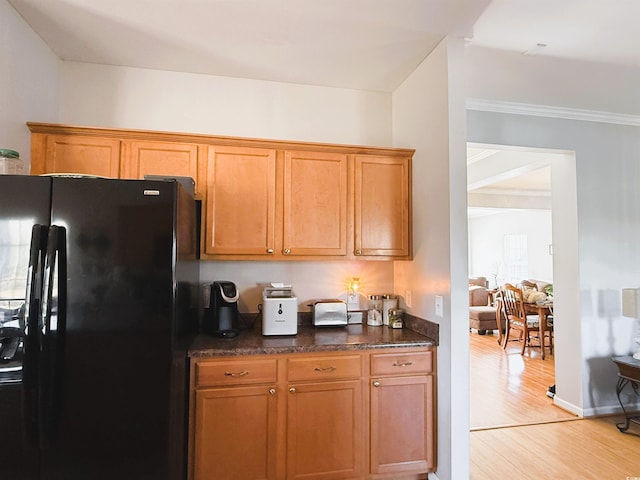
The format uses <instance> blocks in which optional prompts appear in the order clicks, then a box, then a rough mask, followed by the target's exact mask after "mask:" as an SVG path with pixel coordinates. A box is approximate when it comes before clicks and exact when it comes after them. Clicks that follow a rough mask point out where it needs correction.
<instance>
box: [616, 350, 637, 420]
mask: <svg viewBox="0 0 640 480" xmlns="http://www.w3.org/2000/svg"><path fill="white" fill-rule="evenodd" d="M612 360H613V362H614V363H615V364H616V366H617V367H618V383H617V385H616V395H617V397H618V402H619V403H620V407H621V408H622V412H623V413H624V418H625V421H624V422H623V423H618V424H616V427H618V430H620V431H621V432H626V431H627V430H628V429H629V426H630V425H631V423H636V424H638V425H640V414H638V415H632V414H629V413H627V410H626V409H625V408H624V405H623V404H622V400H621V399H620V393H622V390H624V387H626V386H627V384H630V385H631V388H632V389H633V391H634V392H635V394H636V395H640V391H638V384H640V360H636V359H635V358H633V357H632V356H626V357H613V358H612Z"/></svg>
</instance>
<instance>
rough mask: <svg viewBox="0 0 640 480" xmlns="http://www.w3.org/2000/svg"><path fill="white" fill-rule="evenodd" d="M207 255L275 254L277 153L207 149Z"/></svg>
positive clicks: (238, 149) (255, 149)
mask: <svg viewBox="0 0 640 480" xmlns="http://www.w3.org/2000/svg"><path fill="white" fill-rule="evenodd" d="M206 183H207V193H206V195H207V204H206V217H205V222H204V225H203V227H204V239H205V247H204V253H205V254H207V255H252V256H265V257H268V256H270V255H273V254H274V252H275V248H276V245H275V198H276V151H275V150H273V149H267V148H244V147H225V146H221V147H217V146H210V147H209V161H208V164H207V181H206Z"/></svg>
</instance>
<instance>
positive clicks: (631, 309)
mask: <svg viewBox="0 0 640 480" xmlns="http://www.w3.org/2000/svg"><path fill="white" fill-rule="evenodd" d="M622 316H623V317H630V318H640V288H623V289H622ZM636 343H637V344H638V345H640V335H637V336H636ZM633 358H635V359H636V360H640V350H638V351H637V352H636V353H634V354H633Z"/></svg>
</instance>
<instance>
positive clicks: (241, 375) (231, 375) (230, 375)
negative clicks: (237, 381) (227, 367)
mask: <svg viewBox="0 0 640 480" xmlns="http://www.w3.org/2000/svg"><path fill="white" fill-rule="evenodd" d="M224 374H225V375H226V376H227V377H244V376H245V375H249V372H247V371H246V370H243V371H241V372H238V373H233V372H224Z"/></svg>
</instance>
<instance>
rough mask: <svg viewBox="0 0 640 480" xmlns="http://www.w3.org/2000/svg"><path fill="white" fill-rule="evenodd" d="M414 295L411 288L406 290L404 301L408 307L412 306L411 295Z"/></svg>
mask: <svg viewBox="0 0 640 480" xmlns="http://www.w3.org/2000/svg"><path fill="white" fill-rule="evenodd" d="M412 296H413V292H412V291H411V290H405V291H404V303H405V305H406V306H407V307H409V308H411V297H412Z"/></svg>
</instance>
